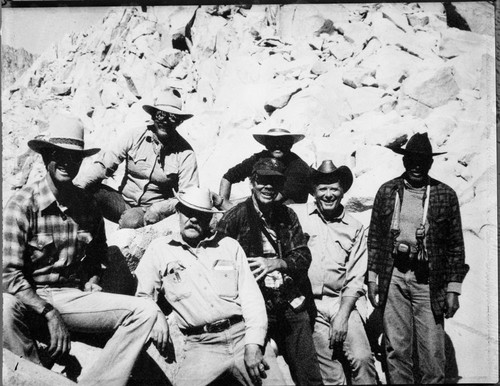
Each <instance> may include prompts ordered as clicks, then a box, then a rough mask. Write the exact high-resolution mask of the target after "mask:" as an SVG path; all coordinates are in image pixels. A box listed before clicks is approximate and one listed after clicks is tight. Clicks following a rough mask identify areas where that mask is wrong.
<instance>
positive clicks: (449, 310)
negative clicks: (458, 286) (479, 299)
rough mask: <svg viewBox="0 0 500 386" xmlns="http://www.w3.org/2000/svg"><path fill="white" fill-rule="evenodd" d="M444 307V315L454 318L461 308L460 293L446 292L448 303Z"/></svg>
mask: <svg viewBox="0 0 500 386" xmlns="http://www.w3.org/2000/svg"><path fill="white" fill-rule="evenodd" d="M444 307H445V309H444V317H445V318H446V319H448V318H453V315H455V313H456V312H457V310H458V309H459V308H460V303H459V301H458V294H457V293H456V292H448V293H447V294H446V303H445V305H444Z"/></svg>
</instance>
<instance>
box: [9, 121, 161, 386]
mask: <svg viewBox="0 0 500 386" xmlns="http://www.w3.org/2000/svg"><path fill="white" fill-rule="evenodd" d="M50 128H51V134H52V135H51V137H50V139H48V140H41V139H38V140H31V141H29V142H28V145H29V147H30V148H31V149H33V150H34V151H36V152H38V153H40V154H41V155H42V157H43V161H44V163H45V167H46V169H47V174H46V176H45V177H44V178H43V179H41V180H39V181H36V182H34V183H33V184H31V185H29V186H26V187H24V188H22V189H20V190H18V191H17V192H16V193H14V195H13V196H12V197H11V199H10V200H9V201H8V202H7V205H6V207H5V209H4V216H3V345H4V348H6V349H8V350H10V351H12V352H13V353H14V354H17V355H19V356H22V357H24V358H26V359H28V360H30V361H32V362H35V363H38V364H42V358H43V357H41V356H40V355H39V350H38V348H37V345H36V341H35V340H34V339H35V338H38V339H39V340H44V341H46V342H48V344H49V347H48V354H49V355H50V357H51V358H49V362H51V363H49V364H48V365H49V366H50V365H52V364H53V362H54V361H55V360H57V359H58V358H61V359H62V358H63V356H64V355H66V354H67V353H68V352H69V351H70V347H71V342H70V335H69V332H72V331H75V332H87V333H110V332H114V334H113V336H112V337H111V339H109V341H108V342H107V344H106V346H105V347H104V349H103V350H102V352H101V355H100V357H99V358H98V359H97V360H96V361H95V362H94V364H93V365H92V366H90V367H89V368H86V369H85V368H84V369H83V374H82V376H81V378H80V382H79V383H82V384H92V385H125V384H126V383H127V381H128V378H129V375H130V374H131V371H132V368H133V366H134V364H135V362H136V359H137V358H138V356H139V353H140V352H141V350H142V348H143V346H144V344H145V343H146V342H147V340H148V337H149V336H150V333H151V331H152V329H153V328H154V332H153V334H152V335H154V336H157V335H158V332H157V331H165V329H167V328H168V326H167V325H166V324H161V323H162V322H164V320H162V319H161V318H159V320H158V321H157V322H155V321H156V319H157V314H158V312H159V308H158V306H157V305H156V304H155V303H154V302H153V301H151V300H147V299H138V298H135V297H131V296H124V295H115V294H107V293H103V292H100V291H101V287H100V286H99V275H100V272H101V260H102V259H103V258H104V256H105V255H106V250H107V245H106V237H105V234H104V221H103V218H102V216H101V215H100V212H99V210H98V208H97V205H96V203H95V201H94V200H93V198H92V197H91V196H90V195H88V194H87V193H86V192H85V191H83V190H82V189H79V188H77V187H75V186H74V185H73V183H72V179H73V178H74V177H75V175H76V174H77V173H78V169H79V167H80V164H81V162H82V160H83V158H84V157H86V156H89V155H91V154H95V153H96V152H98V151H99V149H89V150H84V142H83V133H84V128H83V125H82V123H81V121H80V120H79V119H77V118H75V117H73V116H70V115H67V114H61V115H59V116H57V118H56V119H55V120H54V121H53V122H52V123H51V126H50ZM167 331H168V330H167Z"/></svg>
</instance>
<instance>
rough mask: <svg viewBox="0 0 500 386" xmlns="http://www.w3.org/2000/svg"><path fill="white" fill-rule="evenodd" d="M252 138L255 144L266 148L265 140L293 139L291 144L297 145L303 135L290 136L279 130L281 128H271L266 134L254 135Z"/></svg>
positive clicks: (287, 132) (290, 134)
mask: <svg viewBox="0 0 500 386" xmlns="http://www.w3.org/2000/svg"><path fill="white" fill-rule="evenodd" d="M253 137H254V138H255V140H256V141H257V142H259V143H260V144H262V145H264V146H266V143H267V140H268V139H269V138H273V137H287V138H293V143H294V144H295V143H297V142H299V141H300V140H302V139H304V137H305V135H304V134H292V133H290V132H289V131H288V130H286V129H281V128H273V129H269V130H268V131H267V133H265V134H254V135H253Z"/></svg>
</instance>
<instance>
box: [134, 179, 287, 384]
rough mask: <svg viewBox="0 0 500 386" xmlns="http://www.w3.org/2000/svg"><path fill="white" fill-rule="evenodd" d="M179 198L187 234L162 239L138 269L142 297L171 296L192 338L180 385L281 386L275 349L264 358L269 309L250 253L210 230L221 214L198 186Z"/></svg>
mask: <svg viewBox="0 0 500 386" xmlns="http://www.w3.org/2000/svg"><path fill="white" fill-rule="evenodd" d="M176 197H177V198H178V203H177V205H176V208H177V212H178V215H179V225H180V226H179V229H180V232H179V233H178V234H174V235H173V236H165V237H160V238H157V239H155V240H154V241H153V242H152V243H151V245H150V246H149V247H148V249H147V250H146V252H145V254H144V256H143V257H142V259H141V261H140V262H139V265H138V266H137V269H136V271H135V274H136V277H137V280H138V287H137V296H142V297H147V298H151V299H154V300H157V299H158V298H159V297H164V298H165V299H166V301H167V302H168V303H169V304H170V306H171V307H172V309H173V314H172V315H173V318H174V320H175V322H176V323H177V325H178V326H179V328H180V330H181V332H182V333H183V334H184V335H185V339H186V348H185V350H184V351H185V353H186V357H185V358H184V359H183V360H182V362H181V363H180V365H179V370H178V376H177V379H176V381H175V384H176V385H186V386H195V385H206V384H209V383H211V382H213V381H215V380H216V379H219V378H220V377H221V376H224V377H227V376H232V378H234V380H235V381H236V382H237V383H239V384H243V385H251V384H255V385H259V384H261V383H262V382H263V383H264V384H275V385H282V384H283V383H284V381H283V378H282V375H281V373H280V371H279V368H278V365H277V362H276V357H275V356H274V354H273V353H272V351H270V350H267V354H266V359H264V356H263V354H264V351H263V347H264V338H265V336H266V330H267V317H266V312H265V305H264V300H263V298H262V295H261V293H260V291H259V288H258V286H257V283H256V282H255V279H254V278H253V275H252V272H251V271H250V268H249V266H248V262H247V259H246V256H245V253H244V252H243V249H242V248H241V246H240V245H239V244H238V243H237V242H236V241H235V240H233V239H231V238H229V237H225V236H224V235H222V234H220V233H213V232H212V231H211V229H210V221H211V219H212V216H213V215H214V213H220V212H219V211H218V210H216V209H215V208H214V204H213V201H212V193H211V192H210V191H209V190H208V189H202V188H194V187H193V188H189V189H187V190H186V191H185V192H182V193H180V194H179V195H176ZM228 348H229V349H228ZM269 367H271V368H269ZM266 370H269V373H268V374H266ZM224 379H226V378H224Z"/></svg>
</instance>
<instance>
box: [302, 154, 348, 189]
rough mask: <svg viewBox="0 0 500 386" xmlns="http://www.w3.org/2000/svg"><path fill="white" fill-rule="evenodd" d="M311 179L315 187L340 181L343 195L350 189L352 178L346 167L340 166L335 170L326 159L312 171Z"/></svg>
mask: <svg viewBox="0 0 500 386" xmlns="http://www.w3.org/2000/svg"><path fill="white" fill-rule="evenodd" d="M311 179H312V182H313V184H315V185H316V184H321V183H333V182H336V181H340V184H341V185H342V187H343V188H344V193H345V192H347V191H348V190H349V189H350V188H351V186H352V183H353V181H354V176H353V175H352V172H351V169H349V168H348V167H347V166H345V165H342V166H340V167H338V168H337V167H336V166H335V165H334V164H333V162H332V161H331V160H329V159H327V160H324V161H323V162H322V163H321V165H320V166H319V168H318V169H317V170H314V169H313V170H312V174H311Z"/></svg>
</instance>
